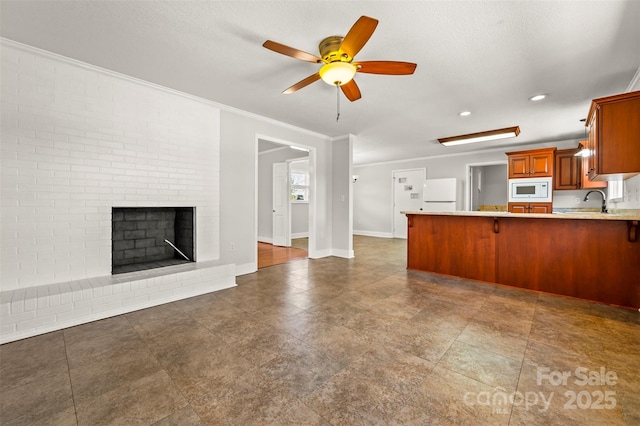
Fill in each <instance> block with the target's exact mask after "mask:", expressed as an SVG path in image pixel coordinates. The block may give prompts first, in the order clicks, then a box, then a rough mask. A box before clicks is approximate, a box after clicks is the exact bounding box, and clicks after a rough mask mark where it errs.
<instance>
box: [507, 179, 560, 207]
mask: <svg viewBox="0 0 640 426" xmlns="http://www.w3.org/2000/svg"><path fill="white" fill-rule="evenodd" d="M552 196H553V190H552V187H551V178H550V177H549V178H546V177H543V178H520V179H509V202H510V203H513V202H518V201H531V202H537V203H550V202H551V200H552Z"/></svg>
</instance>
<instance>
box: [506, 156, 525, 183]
mask: <svg viewBox="0 0 640 426" xmlns="http://www.w3.org/2000/svg"><path fill="white" fill-rule="evenodd" d="M523 177H529V156H528V155H510V156H509V179H513V178H523Z"/></svg>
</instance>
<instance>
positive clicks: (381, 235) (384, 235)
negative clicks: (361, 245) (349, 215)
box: [353, 230, 393, 238]
mask: <svg viewBox="0 0 640 426" xmlns="http://www.w3.org/2000/svg"><path fill="white" fill-rule="evenodd" d="M353 235H361V236H363V237H377V238H393V233H391V232H376V231H355V230H354V231H353Z"/></svg>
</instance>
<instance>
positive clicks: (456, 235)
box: [407, 212, 640, 309]
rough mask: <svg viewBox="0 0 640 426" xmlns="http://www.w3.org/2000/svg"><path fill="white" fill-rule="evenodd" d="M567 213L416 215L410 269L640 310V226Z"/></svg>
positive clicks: (635, 222) (411, 218) (410, 243)
mask: <svg viewBox="0 0 640 426" xmlns="http://www.w3.org/2000/svg"><path fill="white" fill-rule="evenodd" d="M474 213H477V212H474ZM555 216H559V217H555ZM561 216H562V215H549V216H547V217H520V216H517V215H511V216H508V215H504V214H503V215H502V216H501V215H494V216H491V215H479V214H474V215H469V216H462V215H455V216H454V215H437V214H433V215H428V214H409V215H408V219H409V232H408V241H407V268H408V269H415V270H421V271H427V272H435V273H439V274H446V275H454V276H459V277H464V278H471V279H476V280H482V281H488V282H493V283H499V284H505V285H510V286H514V287H520V288H525V289H530V290H537V291H543V292H548V293H554V294H561V295H566V296H572V297H579V298H582V299H588V300H595V301H599V302H604V303H610V304H614V305H621V306H628V307H632V308H634V309H637V308H638V307H640V286H639V285H638V277H639V276H640V238H638V231H639V229H638V228H639V227H640V224H639V222H640V221H639V220H638V219H637V218H635V217H631V218H629V219H619V220H618V219H616V220H610V219H568V218H567V219H563V218H562V217H561Z"/></svg>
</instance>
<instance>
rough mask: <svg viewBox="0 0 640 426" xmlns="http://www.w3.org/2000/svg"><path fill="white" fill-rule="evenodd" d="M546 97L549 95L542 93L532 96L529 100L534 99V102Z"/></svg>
mask: <svg viewBox="0 0 640 426" xmlns="http://www.w3.org/2000/svg"><path fill="white" fill-rule="evenodd" d="M546 97H547V95H543V94H540V95H535V96H532V97H530V98H529V100H530V101H533V102H537V101H541V100H543V99H544V98H546Z"/></svg>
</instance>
